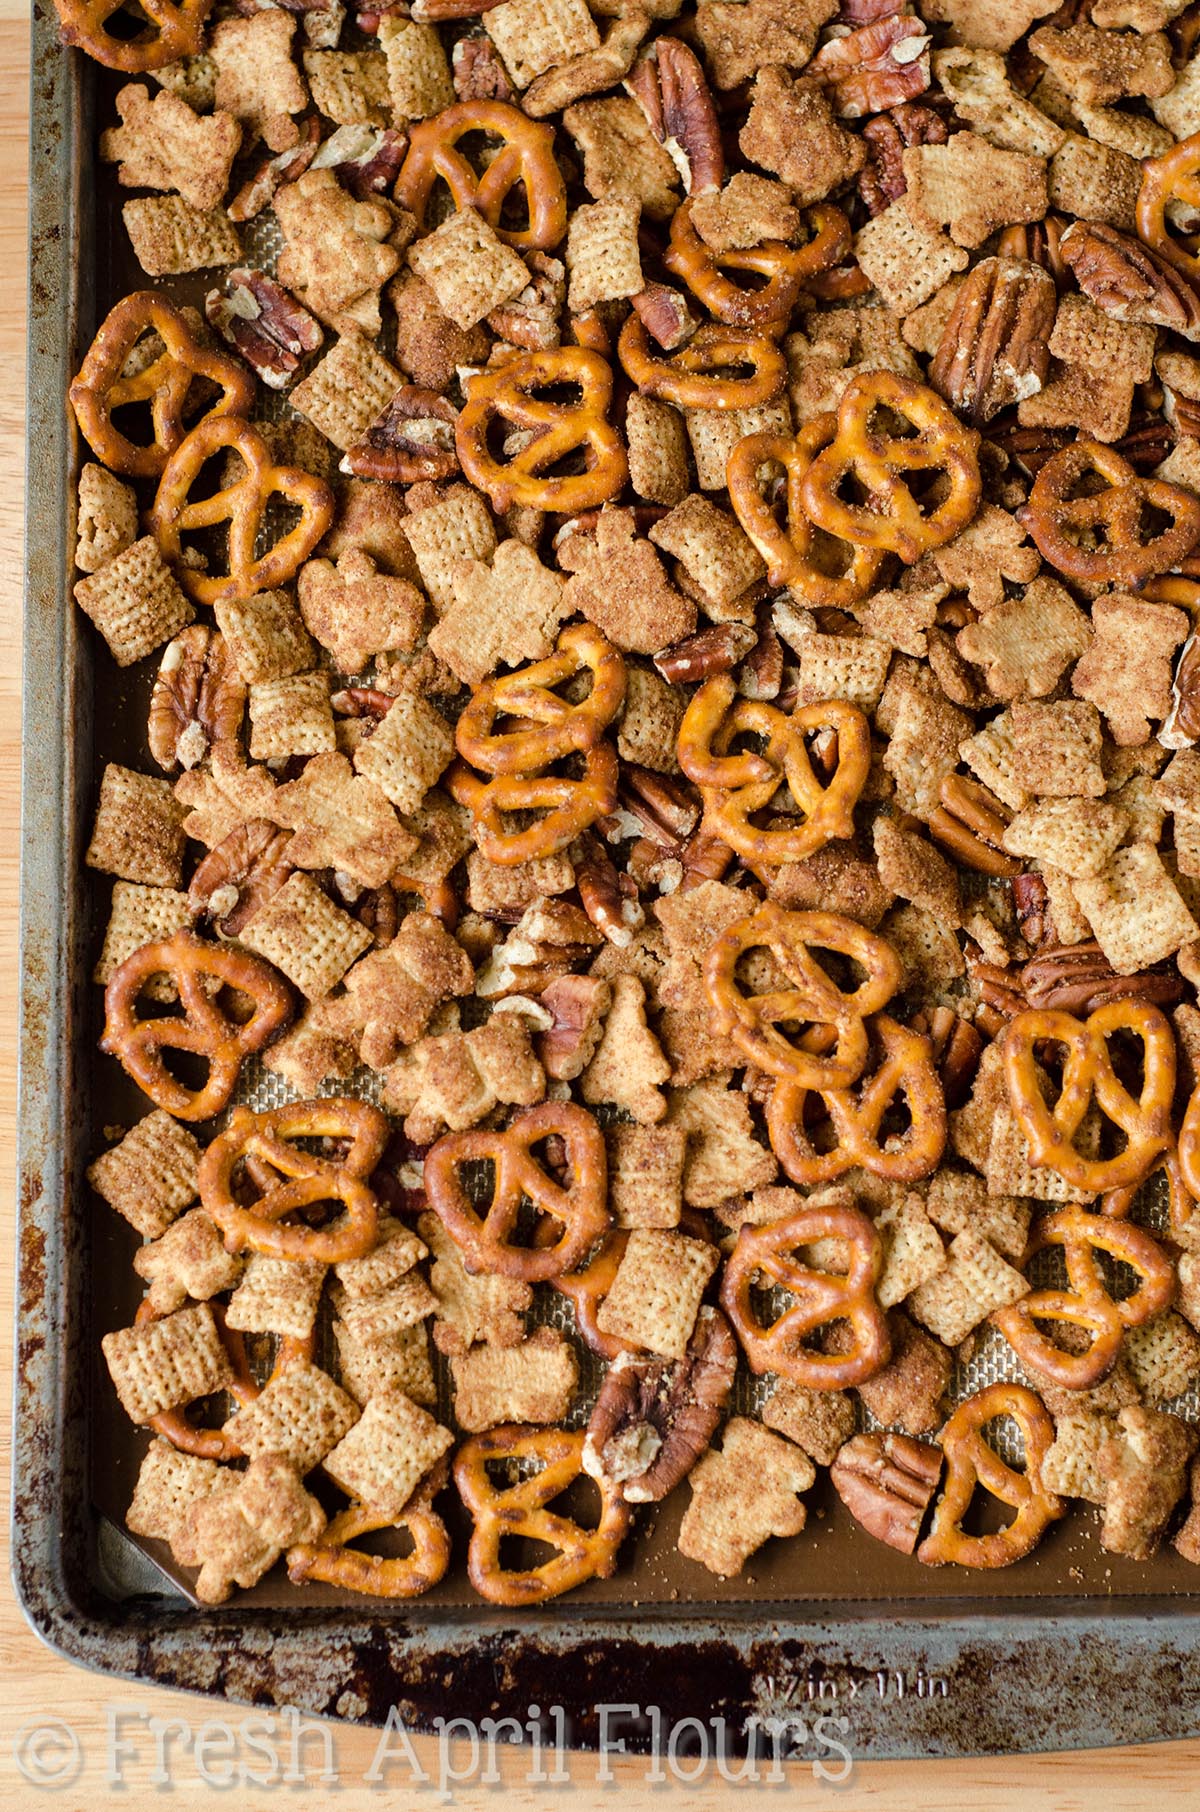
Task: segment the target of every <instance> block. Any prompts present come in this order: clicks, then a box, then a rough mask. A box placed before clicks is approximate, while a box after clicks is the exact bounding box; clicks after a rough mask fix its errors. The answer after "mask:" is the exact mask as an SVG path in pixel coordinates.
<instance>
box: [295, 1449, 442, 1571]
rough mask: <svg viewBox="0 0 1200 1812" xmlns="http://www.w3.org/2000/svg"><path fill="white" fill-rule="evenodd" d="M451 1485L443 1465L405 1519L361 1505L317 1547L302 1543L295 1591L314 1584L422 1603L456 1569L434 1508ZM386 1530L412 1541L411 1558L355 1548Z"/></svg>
mask: <svg viewBox="0 0 1200 1812" xmlns="http://www.w3.org/2000/svg"><path fill="white" fill-rule="evenodd" d="M445 1482H446V1464H445V1461H444V1460H443V1461H441V1462H440V1463H439V1464H438V1465H437V1466H436V1467H435V1468H434V1471H433V1473H432V1474H431V1475H430V1477H429V1478H427V1479H423V1480H422V1482H421V1483H420V1484H419V1485H418V1486H417V1489H416V1490H415V1491H414V1493H413V1495H412V1497H411V1498H410V1499H409V1501H408V1503H407V1504H406V1505H405V1506H404V1509H403V1510H402V1511H401V1512H400V1515H399V1516H388V1515H387V1514H386V1513H385V1512H383V1511H380V1510H372V1509H370V1508H369V1507H368V1506H367V1505H366V1504H362V1503H359V1502H358V1501H357V1500H355V1502H354V1503H352V1504H347V1506H346V1508H345V1509H344V1510H339V1511H338V1513H337V1515H336V1516H335V1517H333V1518H332V1520H331V1521H330V1522H329V1523H328V1524H327V1526H326V1527H325V1529H324V1530H322V1532H321V1534H320V1535H319V1536H318V1537H317V1539H316V1541H313V1542H298V1543H297V1544H296V1546H295V1547H292V1548H289V1549H288V1553H287V1570H288V1578H289V1579H290V1580H291V1581H292V1583H293V1585H303V1584H305V1583H306V1582H307V1581H308V1580H310V1579H316V1580H320V1581H321V1583H322V1584H323V1585H331V1586H336V1587H337V1588H338V1590H339V1591H343V1592H362V1593H363V1594H364V1596H365V1597H368V1598H419V1597H420V1596H421V1594H422V1593H423V1592H429V1591H432V1589H433V1587H434V1586H435V1585H437V1583H438V1581H439V1580H441V1579H444V1578H445V1575H446V1571H447V1569H448V1567H449V1565H450V1534H449V1531H448V1530H447V1528H446V1525H445V1523H444V1522H443V1521H442V1519H441V1517H440V1516H439V1515H438V1514H437V1511H436V1510H434V1508H433V1499H434V1497H435V1496H436V1494H437V1492H438V1491H440V1490H441V1489H442V1487H443V1486H444V1484H445ZM380 1529H394V1530H395V1531H396V1533H397V1534H398V1535H400V1536H407V1537H408V1539H409V1540H410V1541H411V1543H412V1549H411V1552H409V1553H408V1554H404V1555H387V1556H384V1555H382V1554H368V1553H367V1552H366V1551H365V1550H364V1549H362V1548H355V1547H353V1546H351V1544H352V1543H353V1542H355V1541H357V1540H358V1539H359V1537H360V1536H363V1535H374V1534H375V1533H376V1532H377V1531H378V1530H380Z"/></svg>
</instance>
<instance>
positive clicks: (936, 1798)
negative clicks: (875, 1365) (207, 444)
mask: <svg viewBox="0 0 1200 1812" xmlns="http://www.w3.org/2000/svg"><path fill="white" fill-rule="evenodd" d="M27 85H28V21H27V17H26V12H25V6H24V3H23V0H0V270H3V271H4V272H6V273H7V276H6V277H5V278H4V280H3V281H2V282H0V371H2V372H3V374H4V381H3V385H2V387H0V472H2V480H0V1217H2V1222H0V1224H2V1226H3V1230H4V1247H5V1250H6V1252H7V1254H8V1256H7V1257H5V1258H4V1260H3V1262H2V1263H0V1321H2V1322H3V1323H4V1325H5V1331H4V1333H3V1334H2V1335H0V1365H3V1366H4V1367H5V1368H6V1371H5V1375H4V1377H3V1380H2V1381H0V1394H2V1395H3V1400H4V1414H3V1422H2V1423H0V1467H2V1469H3V1474H4V1485H3V1501H4V1502H5V1504H7V1498H8V1489H7V1472H8V1455H9V1430H8V1419H9V1409H8V1405H9V1401H10V1390H9V1384H10V1377H9V1375H8V1370H7V1368H9V1367H10V1365H11V1351H12V1347H11V1338H10V1336H9V1333H8V1326H9V1323H10V1321H11V1312H12V1257H11V1254H12V1251H13V1249H14V1240H13V1237H12V1233H13V1227H14V1201H13V1196H14V1189H13V1180H14V1179H13V1172H14V1162H15V1159H14V1133H15V1110H14V1101H15V1094H16V1016H17V891H18V887H17V852H18V817H19V796H18V794H19V763H18V751H19V745H20V731H21V725H20V635H21V629H20V612H21V501H22V499H21V487H22V464H23V447H22V395H23V387H24V277H23V271H24V267H25V262H26V252H25V233H26V226H25V215H26V205H25V172H26V169H27V145H26V139H27V122H28V114H27V104H26V90H27ZM31 730H32V732H33V733H34V734H36V733H37V726H36V724H35V725H33V726H31ZM0 1540H3V1542H4V1545H5V1548H7V1530H5V1532H4V1535H3V1536H2V1537H0ZM131 1710H135V1711H136V1712H137V1713H139V1714H142V1715H141V1716H140V1718H137V1719H134V1720H133V1721H129V1722H127V1723H126V1724H125V1726H124V1737H125V1741H126V1743H127V1744H128V1750H127V1752H126V1753H117V1754H115V1755H113V1754H111V1753H110V1734H109V1733H110V1728H111V1721H112V1720H114V1719H117V1718H120V1717H122V1716H125V1717H126V1718H127V1719H128V1718H129V1714H130V1713H131ZM1198 1715H1200V1713H1198ZM246 1717H247V1714H244V1713H243V1712H242V1711H240V1710H239V1709H238V1708H237V1707H225V1706H222V1705H220V1704H218V1703H214V1702H213V1701H211V1700H208V1699H202V1698H190V1697H185V1696H182V1695H176V1694H170V1693H166V1692H150V1691H146V1690H144V1689H138V1688H130V1687H128V1686H126V1685H124V1684H122V1683H121V1682H119V1681H117V1682H113V1681H108V1680H105V1679H103V1678H102V1677H99V1676H97V1675H94V1674H88V1673H85V1672H84V1671H82V1670H81V1669H79V1668H76V1667H74V1666H72V1665H71V1664H70V1663H68V1662H66V1661H63V1660H60V1659H59V1658H58V1657H57V1656H55V1655H53V1654H51V1653H50V1652H49V1650H47V1649H46V1648H44V1647H43V1646H42V1644H41V1643H40V1642H39V1641H38V1640H37V1638H36V1637H35V1636H34V1635H33V1634H32V1633H31V1631H30V1630H29V1629H28V1627H27V1626H26V1624H25V1622H24V1620H23V1618H22V1616H21V1612H20V1610H19V1608H18V1607H17V1605H16V1604H15V1602H14V1600H13V1596H12V1591H11V1587H10V1585H9V1581H8V1565H7V1554H5V1560H4V1566H3V1572H2V1575H0V1812H10V1809H15V1812H31V1809H32V1808H35V1807H37V1806H39V1805H42V1804H45V1805H47V1806H50V1805H54V1806H58V1807H65V1808H69V1809H70V1812H84V1808H86V1809H87V1812H102V1809H105V1808H110V1807H128V1806H129V1805H130V1804H135V1805H137V1804H145V1803H146V1802H147V1800H148V1799H150V1801H151V1803H153V1804H155V1805H159V1804H162V1805H164V1806H171V1807H175V1806H179V1807H185V1808H191V1807H213V1806H217V1805H220V1804H222V1803H225V1804H228V1803H230V1798H231V1796H230V1794H229V1793H228V1792H227V1791H223V1790H222V1788H221V1785H220V1783H221V1781H222V1778H223V1777H224V1775H225V1773H226V1771H227V1770H228V1769H229V1768H230V1767H231V1766H233V1767H235V1768H236V1767H237V1766H238V1764H239V1763H244V1764H245V1766H246V1767H247V1768H248V1769H250V1770H251V1771H258V1772H261V1773H263V1774H267V1773H269V1769H268V1765H267V1762H266V1761H264V1758H263V1755H262V1754H259V1753H256V1751H255V1749H254V1748H253V1746H252V1745H253V1741H254V1735H255V1733H254V1731H253V1730H252V1729H251V1728H250V1727H249V1725H248V1724H247V1723H246V1722H245V1719H246ZM152 1718H157V1719H159V1720H160V1721H161V1722H160V1725H159V1727H158V1730H157V1732H155V1731H154V1730H153V1729H152V1727H151V1725H150V1723H149V1721H148V1720H150V1719H152ZM54 1721H57V1723H56V1722H54ZM62 1726H65V1728H62ZM206 1726H207V1727H208V1728H207V1733H206ZM317 1728H319V1727H315V1726H314V1731H315V1730H316V1729H317ZM327 1728H328V1730H329V1742H328V1745H327V1746H326V1745H325V1743H324V1741H323V1739H322V1738H321V1737H320V1736H319V1735H317V1734H312V1733H309V1734H306V1735H305V1736H304V1738H303V1742H302V1745H301V1747H300V1751H299V1768H298V1769H293V1768H292V1757H291V1733H290V1731H289V1730H287V1729H285V1728H283V1727H282V1726H281V1727H280V1728H279V1729H278V1730H277V1731H276V1732H275V1733H274V1734H273V1741H274V1743H275V1746H276V1748H277V1749H278V1752H279V1754H280V1762H281V1768H280V1771H281V1772H283V1771H291V1772H292V1773H293V1774H298V1775H299V1778H300V1780H303V1781H304V1782H305V1785H304V1786H301V1785H300V1784H299V1780H297V1781H294V1782H292V1783H289V1782H288V1781H286V1780H284V1781H282V1782H280V1783H279V1784H278V1785H277V1787H276V1789H275V1791H270V1792H268V1791H267V1790H266V1788H267V1784H268V1783H267V1781H266V1780H264V1781H263V1783H262V1787H261V1788H260V1789H259V1790H254V1783H253V1779H251V1781H250V1786H249V1790H247V1789H245V1788H243V1790H241V1791H235V1793H234V1795H233V1799H234V1802H235V1803H236V1804H238V1805H239V1806H246V1807H250V1806H253V1807H254V1808H255V1809H256V1812H257V1809H258V1808H260V1807H269V1806H272V1805H274V1804H275V1803H276V1799H277V1797H278V1800H279V1801H280V1802H282V1803H288V1801H289V1799H292V1798H294V1796H295V1795H297V1794H301V1795H302V1797H303V1803H304V1805H305V1807H306V1808H309V1807H311V1808H314V1809H315V1812H320V1809H321V1808H326V1807H328V1808H330V1809H331V1812H356V1809H357V1808H359V1807H367V1806H379V1805H381V1804H387V1805H392V1804H395V1805H401V1806H404V1807H405V1808H406V1809H407V1808H410V1807H415V1808H418V1809H419V1808H420V1807H422V1806H424V1805H430V1806H434V1805H438V1804H439V1803H440V1804H446V1803H453V1804H455V1805H457V1806H464V1807H468V1808H471V1809H473V1812H474V1809H478V1808H482V1807H489V1806H495V1805H499V1804H501V1803H503V1805H504V1806H505V1807H506V1808H511V1809H512V1812H542V1809H543V1808H545V1812H551V1808H553V1809H554V1812H558V1809H559V1808H560V1807H567V1808H573V1807H579V1808H585V1807H589V1806H592V1805H596V1806H600V1805H604V1806H608V1807H611V1806H613V1805H614V1804H616V1803H618V1801H619V1802H620V1804H621V1805H622V1807H623V1808H626V1809H627V1812H648V1809H649V1808H651V1807H654V1808H661V1807H662V1806H663V1804H664V1803H669V1804H672V1805H679V1806H687V1807H689V1808H707V1807H716V1806H725V1805H728V1804H729V1803H730V1802H731V1801H732V1800H733V1799H734V1798H735V1797H737V1798H739V1799H741V1800H743V1801H744V1800H745V1799H746V1796H747V1793H748V1792H749V1791H753V1789H748V1788H747V1787H742V1788H741V1789H739V1788H738V1787H737V1786H736V1785H731V1784H729V1783H728V1782H726V1781H723V1780H722V1779H720V1778H719V1777H718V1776H717V1775H716V1773H715V1771H714V1772H713V1773H712V1774H711V1775H710V1777H708V1778H706V1779H704V1780H702V1781H700V1782H697V1783H692V1784H680V1783H678V1782H672V1781H671V1780H670V1779H669V1778H668V1779H667V1780H666V1781H657V1780H655V1779H654V1778H653V1777H652V1775H651V1764H650V1763H649V1762H646V1761H641V1760H627V1761H622V1760H620V1759H614V1760H613V1761H612V1763H611V1775H612V1779H611V1780H610V1781H608V1782H606V1781H604V1780H603V1779H602V1778H601V1777H600V1775H599V1764H598V1763H597V1761H596V1759H595V1758H594V1757H589V1756H577V1757H574V1758H569V1765H570V1768H571V1781H570V1785H567V1784H565V1783H561V1782H548V1783H539V1782H537V1781H536V1780H531V1779H530V1778H529V1776H530V1760H529V1755H528V1752H522V1751H510V1752H507V1753H506V1752H504V1751H503V1750H502V1751H500V1752H499V1761H498V1765H497V1766H495V1767H494V1768H493V1769H492V1770H490V1774H491V1778H487V1776H488V1774H489V1770H488V1768H487V1758H486V1756H484V1757H482V1758H481V1761H480V1766H479V1768H477V1769H475V1770H474V1774H475V1779H474V1780H473V1781H468V1782H465V1783H463V1784H461V1785H455V1786H453V1787H451V1788H450V1789H448V1793H447V1794H439V1791H438V1773H439V1766H440V1763H441V1760H442V1758H441V1756H440V1754H439V1749H438V1745H437V1743H436V1742H435V1741H434V1740H433V1739H423V1738H417V1739H414V1741H413V1746H412V1755H413V1757H414V1758H415V1763H416V1764H419V1767H420V1769H421V1770H423V1771H424V1773H425V1774H426V1775H427V1776H429V1777H430V1778H429V1780H428V1782H421V1781H420V1779H419V1776H418V1775H417V1774H416V1770H415V1766H414V1762H413V1761H409V1760H408V1759H407V1758H405V1757H404V1756H402V1755H399V1752H398V1751H397V1750H396V1749H395V1748H393V1752H392V1753H393V1754H394V1755H397V1756H398V1759H397V1760H395V1761H392V1762H389V1761H388V1759H387V1756H386V1754H385V1755H384V1756H382V1757H381V1756H380V1755H379V1742H380V1739H379V1736H378V1733H377V1732H374V1731H362V1730H355V1729H352V1728H350V1727H348V1726H328V1727H327ZM227 1730H228V1732H229V1733H232V1735H231V1736H230V1735H228V1734H227ZM47 1731H48V1734H46V1732H47ZM39 1733H42V1734H39ZM259 1734H260V1735H261V1732H260V1733H259ZM156 1739H157V1742H158V1743H159V1744H161V1747H162V1749H163V1757H164V1759H163V1761H162V1763H159V1762H158V1761H157V1759H156V1754H155V1748H156ZM849 1740H850V1742H851V1744H852V1741H853V1739H852V1736H851V1738H850V1739H849ZM449 1759H450V1762H451V1764H452V1766H456V1767H458V1768H460V1769H461V1770H462V1771H463V1772H466V1771H467V1769H468V1767H469V1764H470V1755H469V1752H467V1751H465V1750H462V1749H459V1750H456V1751H450V1752H449ZM373 1764H374V1765H375V1766H374V1770H373ZM39 1768H41V1769H42V1771H43V1782H42V1784H39V1783H38V1781H37V1780H34V1779H31V1778H30V1776H31V1775H36V1774H37V1772H38V1769H39ZM56 1768H58V1769H61V1771H62V1774H63V1777H64V1778H63V1783H62V1784H61V1785H60V1786H59V1787H57V1788H56V1789H55V1788H53V1787H52V1784H51V1782H50V1781H49V1780H48V1779H47V1778H46V1777H47V1776H53V1774H54V1771H55V1769H56ZM22 1770H24V1772H23V1771H22ZM372 1770H373V1772H372ZM1198 1771H1200V1741H1196V1742H1190V1743H1173V1744H1169V1745H1161V1746H1151V1747H1146V1748H1139V1749H1129V1750H1123V1751H1115V1752H1107V1753H1104V1754H1076V1755H1052V1756H1032V1757H1008V1758H1004V1759H1000V1760H985V1761H965V1762H903V1763H899V1762H896V1763H874V1764H859V1765H856V1766H855V1768H854V1771H853V1775H852V1779H851V1781H850V1782H849V1783H848V1784H844V1785H842V1786H841V1787H840V1788H837V1787H833V1786H830V1785H829V1784H827V1783H822V1782H821V1781H818V1780H815V1779H814V1778H813V1775H812V1773H811V1770H810V1769H808V1768H806V1767H802V1766H796V1767H794V1768H792V1769H789V1772H788V1777H787V1782H786V1784H782V1783H776V1784H771V1783H770V1782H768V1781H764V1783H763V1784H762V1786H761V1788H760V1792H761V1793H762V1795H763V1798H764V1801H765V1803H766V1804H767V1805H768V1806H769V1805H771V1804H773V1803H782V1801H783V1800H784V1798H786V1801H787V1804H788V1805H789V1807H792V1806H802V1807H808V1806H816V1805H820V1804H823V1803H824V1804H828V1803H829V1802H830V1801H831V1800H839V1801H840V1802H841V1803H842V1804H845V1805H852V1806H854V1807H855V1808H860V1807H875V1806H880V1807H882V1806H887V1807H888V1808H889V1809H890V1812H906V1809H907V1808H910V1807H911V1808H913V1809H914V1812H916V1809H920V1812H943V1809H944V1812H975V1809H976V1808H984V1807H986V1808H989V1809H991V1808H1006V1807H1009V1806H1013V1807H1015V1806H1017V1805H1018V1804H1024V1805H1035V1806H1037V1807H1038V1809H1039V1812H1076V1809H1077V1808H1078V1809H1081V1812H1082V1809H1084V1808H1087V1812H1095V1809H1096V1807H1097V1806H1099V1805H1102V1806H1103V1807H1104V1809H1105V1812H1110V1809H1111V1808H1122V1809H1124V1808H1129V1809H1131V1812H1132V1809H1135V1808H1137V1809H1141V1808H1150V1807H1154V1808H1162V1807H1182V1806H1189V1807H1194V1806H1195V1805H1196V1804H1197V1803H1198V1802H1200V1787H1198V1786H1197V1784H1196V1782H1197V1774H1198ZM481 1772H482V1774H483V1776H484V1778H482V1779H481V1778H480V1774H481ZM206 1775H207V1779H208V1781H209V1782H210V1783H211V1784H207V1785H206V1784H205V1780H206ZM322 1775H325V1777H326V1778H325V1780H324V1781H322V1779H321V1776H322ZM110 1776H115V1777H116V1778H115V1779H110V1778H109V1777H110ZM147 1787H150V1788H153V1789H155V1791H154V1792H153V1797H152V1798H151V1795H150V1794H147V1793H146V1792H145V1791H144V1790H145V1789H146V1788H147ZM139 1788H141V1789H143V1791H142V1792H138V1789H139ZM131 1793H132V1797H131ZM449 1795H452V1800H451V1798H450V1797H449Z"/></svg>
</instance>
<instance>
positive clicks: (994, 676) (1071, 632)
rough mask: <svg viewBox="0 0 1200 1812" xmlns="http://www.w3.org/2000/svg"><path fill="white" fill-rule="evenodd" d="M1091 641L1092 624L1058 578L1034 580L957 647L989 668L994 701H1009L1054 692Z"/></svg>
mask: <svg viewBox="0 0 1200 1812" xmlns="http://www.w3.org/2000/svg"><path fill="white" fill-rule="evenodd" d="M1091 640H1092V628H1091V625H1090V623H1089V622H1088V619H1087V618H1086V617H1085V616H1084V614H1083V612H1082V611H1081V610H1080V608H1079V606H1078V605H1077V604H1076V602H1075V600H1074V599H1073V598H1072V597H1071V595H1070V593H1069V592H1067V591H1065V590H1064V589H1063V587H1062V586H1061V585H1059V584H1058V583H1057V582H1056V581H1055V580H1053V579H1035V580H1034V581H1033V583H1032V584H1031V585H1027V586H1026V587H1025V590H1024V592H1023V594H1022V596H1021V597H1019V598H1010V599H1006V600H1005V601H1004V602H1003V603H1000V604H997V605H996V606H995V608H994V609H992V610H988V611H987V612H986V614H985V615H983V616H981V617H980V618H979V619H978V621H976V622H974V623H968V624H967V625H966V627H965V628H964V629H960V630H959V632H958V635H957V637H956V638H955V645H956V647H957V649H958V652H959V653H960V654H961V655H962V656H963V657H964V659H966V660H968V661H971V662H972V663H973V664H974V665H975V666H977V667H982V668H983V669H984V671H985V674H986V678H987V684H988V690H989V691H990V692H991V693H992V695H993V697H994V698H998V699H1003V700H1005V701H1006V702H1007V701H1008V700H1010V699H1014V698H1021V699H1028V698H1041V697H1044V696H1045V694H1046V693H1048V692H1053V690H1054V688H1055V686H1056V685H1057V684H1058V682H1059V680H1060V679H1061V678H1062V675H1063V673H1064V672H1065V671H1066V669H1067V668H1068V667H1069V666H1070V664H1071V662H1072V661H1073V660H1075V659H1076V658H1077V657H1078V656H1079V655H1081V654H1085V653H1086V652H1087V649H1088V647H1089V646H1090V644H1091Z"/></svg>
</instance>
